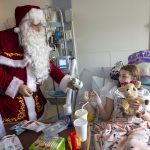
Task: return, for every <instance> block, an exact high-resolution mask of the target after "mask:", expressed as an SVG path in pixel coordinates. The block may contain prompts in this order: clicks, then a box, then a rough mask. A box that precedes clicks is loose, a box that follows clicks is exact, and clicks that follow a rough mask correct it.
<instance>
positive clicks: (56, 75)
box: [50, 61, 65, 84]
mask: <svg viewBox="0 0 150 150" xmlns="http://www.w3.org/2000/svg"><path fill="white" fill-rule="evenodd" d="M50 66H51V67H50V69H51V70H50V76H51V77H52V79H53V80H54V81H55V82H56V83H58V84H59V83H60V82H61V80H62V78H63V77H64V76H65V75H64V73H63V72H62V71H61V70H60V69H59V68H58V67H57V66H56V65H55V64H54V63H52V61H50Z"/></svg>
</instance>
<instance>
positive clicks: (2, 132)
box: [0, 114, 6, 139]
mask: <svg viewBox="0 0 150 150" xmlns="http://www.w3.org/2000/svg"><path fill="white" fill-rule="evenodd" d="M5 135H6V131H5V127H4V123H3V120H2V116H1V114H0V139H1V138H2V137H3V136H5Z"/></svg>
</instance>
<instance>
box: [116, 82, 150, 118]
mask: <svg viewBox="0 0 150 150" xmlns="http://www.w3.org/2000/svg"><path fill="white" fill-rule="evenodd" d="M140 87H141V82H140V81H137V82H135V83H133V82H130V83H124V84H122V85H121V87H120V88H119V89H118V90H119V91H120V92H122V93H123V95H124V97H125V99H124V100H123V102H122V105H121V108H120V109H121V110H122V112H123V115H135V116H137V117H138V118H140V117H141V116H142V115H143V113H142V112H141V111H140V110H136V109H134V108H132V107H131V106H130V101H136V102H137V103H139V104H144V105H148V104H149V101H148V100H143V99H142V98H141V97H139V96H138V88H140Z"/></svg>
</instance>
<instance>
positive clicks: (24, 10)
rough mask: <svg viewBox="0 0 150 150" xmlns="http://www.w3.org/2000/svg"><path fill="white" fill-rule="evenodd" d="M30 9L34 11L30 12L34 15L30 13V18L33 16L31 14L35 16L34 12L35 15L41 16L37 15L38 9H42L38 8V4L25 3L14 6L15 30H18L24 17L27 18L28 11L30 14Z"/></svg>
mask: <svg viewBox="0 0 150 150" xmlns="http://www.w3.org/2000/svg"><path fill="white" fill-rule="evenodd" d="M31 10H32V11H33V10H34V12H32V14H34V15H32V18H33V16H34V17H35V14H36V17H40V16H41V15H39V11H42V10H40V7H39V6H33V5H25V6H18V7H16V9H15V19H16V28H15V29H14V31H15V32H20V29H19V24H20V22H21V21H22V20H23V19H24V18H27V15H28V14H29V13H30V16H31ZM35 11H36V13H35Z"/></svg>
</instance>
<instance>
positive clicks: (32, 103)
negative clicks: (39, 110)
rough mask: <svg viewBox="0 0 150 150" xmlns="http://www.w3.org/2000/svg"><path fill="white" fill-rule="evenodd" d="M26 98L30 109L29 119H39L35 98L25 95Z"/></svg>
mask: <svg viewBox="0 0 150 150" xmlns="http://www.w3.org/2000/svg"><path fill="white" fill-rule="evenodd" d="M24 99H25V103H26V106H27V109H28V117H29V120H37V115H36V111H35V100H34V99H33V97H32V96H30V97H24Z"/></svg>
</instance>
